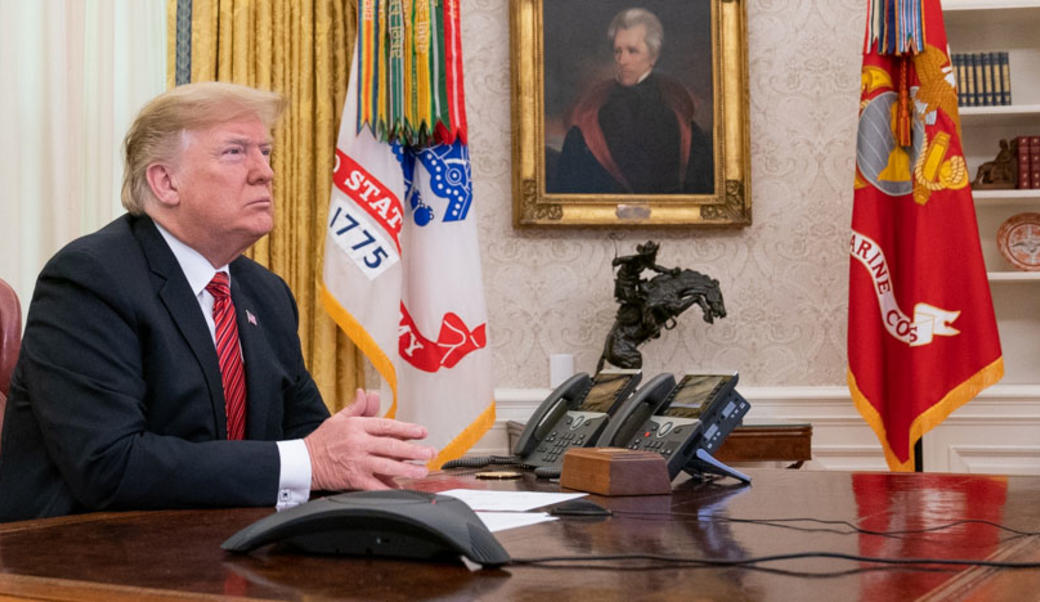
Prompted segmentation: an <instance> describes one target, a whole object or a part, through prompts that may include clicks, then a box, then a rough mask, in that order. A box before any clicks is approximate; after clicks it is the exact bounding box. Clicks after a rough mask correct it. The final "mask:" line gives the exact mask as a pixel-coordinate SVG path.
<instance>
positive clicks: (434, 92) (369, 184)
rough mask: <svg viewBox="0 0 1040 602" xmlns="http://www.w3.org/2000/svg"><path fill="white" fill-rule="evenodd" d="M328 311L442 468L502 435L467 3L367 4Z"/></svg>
mask: <svg viewBox="0 0 1040 602" xmlns="http://www.w3.org/2000/svg"><path fill="white" fill-rule="evenodd" d="M358 8H359V10H358V14H359V24H358V41H357V44H356V45H355V52H354V62H353V69H352V70H351V74H350V84H349V90H348V93H347V100H346V104H345V106H344V110H343V117H342V121H341V125H340V132H339V139H338V142H337V148H336V167H335V170H334V174H333V184H334V185H333V191H332V199H331V200H330V204H329V218H328V220H327V230H326V234H325V237H326V238H325V263H324V266H323V284H324V291H323V296H322V299H323V302H324V305H325V307H326V309H327V310H328V311H329V313H330V314H331V315H332V316H333V318H334V319H335V320H336V322H337V323H338V324H339V325H340V327H341V328H342V329H343V330H344V331H345V332H346V333H347V335H348V336H349V337H350V338H351V340H353V341H354V343H355V344H356V345H357V346H358V348H359V349H360V350H361V351H362V352H363V353H364V354H365V356H366V357H368V358H369V360H370V361H371V362H372V364H373V366H374V367H375V368H376V370H377V371H378V372H379V374H380V375H381V376H382V378H383V380H384V381H385V383H386V384H387V385H388V386H389V388H390V390H391V391H392V392H393V401H392V404H391V405H390V407H389V410H388V412H387V414H388V415H389V416H391V417H395V418H398V419H401V420H405V421H408V422H415V423H419V424H422V425H424V426H426V428H427V430H428V431H429V433H430V435H429V437H428V438H427V440H426V442H427V443H429V444H430V445H433V446H435V447H437V448H438V449H439V450H440V452H439V454H438V456H437V457H436V458H435V459H434V460H433V461H432V462H431V463H430V464H431V466H432V467H439V466H440V465H441V464H442V463H444V462H445V461H447V460H450V459H454V458H457V457H459V456H461V455H462V454H463V453H464V452H465V451H466V450H467V449H469V448H470V447H471V446H472V445H473V444H474V443H476V441H477V440H479V439H480V437H481V436H482V435H483V434H484V433H485V432H486V431H487V430H488V428H490V427H491V426H492V425H493V424H494V420H495V404H494V399H493V380H492V375H491V355H490V350H489V348H488V344H487V310H486V307H485V305H484V291H483V280H482V276H481V265H480V247H479V244H478V239H477V229H476V222H475V219H476V218H475V215H474V212H473V211H472V208H473V181H472V173H471V169H470V162H469V149H468V147H467V145H466V142H465V141H466V135H465V134H466V130H465V106H464V101H463V96H462V88H463V81H462V55H461V47H460V45H459V39H458V36H459V34H458V32H459V29H458V25H459V14H458V3H457V0H414V1H407V2H406V1H404V0H360V2H359V7H358Z"/></svg>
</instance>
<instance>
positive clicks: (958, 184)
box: [848, 0, 1004, 470]
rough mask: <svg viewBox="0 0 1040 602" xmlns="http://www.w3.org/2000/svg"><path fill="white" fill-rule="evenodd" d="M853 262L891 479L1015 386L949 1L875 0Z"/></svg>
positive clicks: (865, 374) (853, 295)
mask: <svg viewBox="0 0 1040 602" xmlns="http://www.w3.org/2000/svg"><path fill="white" fill-rule="evenodd" d="M859 106H860V109H859V131H858V139H857V146H856V179H855V202H854V205H853V210H852V235H851V238H850V246H849V252H850V254H851V260H850V266H849V329H848V356H849V370H848V382H849V389H850V391H851V393H852V398H853V400H854V402H855V403H856V407H857V409H858V410H859V412H860V413H861V414H862V415H863V418H864V419H865V420H866V421H867V423H868V424H870V426H871V427H872V428H873V429H874V432H875V433H876V434H877V436H878V439H880V440H881V445H882V447H883V448H884V450H885V459H886V460H887V462H888V465H889V468H891V469H892V470H913V469H914V451H913V448H914V443H915V442H916V441H917V440H918V439H920V437H921V436H922V435H923V434H924V433H926V432H928V431H929V430H930V429H932V428H933V427H935V426H937V425H938V424H939V423H940V422H942V420H943V419H945V418H946V416H948V415H949V414H950V413H951V412H953V411H954V410H955V409H957V408H958V407H959V406H961V405H962V404H964V403H965V402H967V401H969V400H970V399H972V398H973V397H975V395H977V394H978V393H979V391H981V390H982V389H984V388H986V387H988V386H989V385H991V384H993V383H995V382H997V381H998V380H1000V378H1001V377H1002V376H1003V374H1004V363H1003V359H1002V356H1001V351H1000V341H999V339H998V336H997V325H996V320H995V318H994V315H993V303H992V300H991V298H990V291H989V283H988V282H987V279H986V268H985V266H984V264H983V260H982V252H981V249H980V247H979V235H978V226H977V224H976V221H975V211H974V206H973V203H972V198H971V188H970V187H969V185H968V171H967V166H966V165H965V162H964V155H963V152H962V151H961V140H960V120H959V117H958V115H957V90H956V82H955V81H954V76H953V71H952V69H951V66H950V59H949V57H948V56H947V45H946V32H945V29H944V26H943V19H942V8H941V6H940V4H939V0H870V3H869V11H868V18H867V35H866V42H865V45H864V54H863V70H862V80H861V100H860V105H859Z"/></svg>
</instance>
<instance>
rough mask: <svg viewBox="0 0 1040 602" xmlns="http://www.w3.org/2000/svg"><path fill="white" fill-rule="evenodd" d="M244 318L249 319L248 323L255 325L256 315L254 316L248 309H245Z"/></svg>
mask: <svg viewBox="0 0 1040 602" xmlns="http://www.w3.org/2000/svg"><path fill="white" fill-rule="evenodd" d="M246 319H247V320H249V323H250V324H252V325H253V326H256V316H254V315H253V312H251V311H249V310H248V309H247V310H246Z"/></svg>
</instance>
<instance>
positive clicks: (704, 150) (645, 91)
mask: <svg viewBox="0 0 1040 602" xmlns="http://www.w3.org/2000/svg"><path fill="white" fill-rule="evenodd" d="M607 39H608V40H609V41H610V43H611V45H612V48H613V50H614V69H615V78H614V80H612V81H608V82H601V83H600V84H598V85H595V86H592V87H591V88H589V89H588V90H586V91H585V92H584V93H583V94H582V96H581V98H580V99H579V100H578V103H577V105H576V106H575V108H574V110H573V111H572V113H571V115H570V118H569V122H570V127H569V129H568V131H567V136H566V138H565V139H564V142H563V149H562V150H561V152H560V158H559V161H558V162H557V164H556V170H555V172H554V181H553V182H552V183H550V185H549V188H550V190H549V192H559V193H575V194H604V193H605V194H711V193H712V192H713V191H714V187H715V185H714V180H713V177H714V176H713V173H714V160H713V156H712V149H711V136H710V135H709V134H706V133H705V132H704V131H703V130H701V128H700V127H699V126H698V125H697V123H696V122H695V121H694V120H693V115H694V109H695V106H694V100H693V98H692V97H691V96H690V93H689V91H688V90H687V89H686V88H685V87H684V86H683V85H682V84H680V83H679V82H677V81H676V80H674V79H672V78H669V77H667V76H665V75H662V74H659V73H657V72H655V71H654V66H655V65H656V64H657V59H658V57H659V56H660V53H661V45H662V43H663V40H664V29H663V27H662V26H661V21H660V20H659V19H658V18H657V16H655V15H654V14H653V13H651V12H650V11H648V10H645V9H642V8H629V9H626V10H623V11H621V12H620V13H618V14H617V15H616V16H615V17H614V19H613V20H612V21H611V23H610V27H609V28H608V30H607Z"/></svg>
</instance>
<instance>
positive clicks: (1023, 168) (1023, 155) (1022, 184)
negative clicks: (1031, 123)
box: [1015, 136, 1033, 189]
mask: <svg viewBox="0 0 1040 602" xmlns="http://www.w3.org/2000/svg"><path fill="white" fill-rule="evenodd" d="M1015 141H1016V142H1017V143H1018V151H1017V153H1018V157H1017V158H1016V159H1017V161H1018V184H1017V187H1018V188H1019V189H1025V188H1032V187H1033V186H1032V178H1031V177H1030V172H1029V168H1030V165H1029V159H1030V153H1029V136H1018V137H1016V138H1015Z"/></svg>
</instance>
